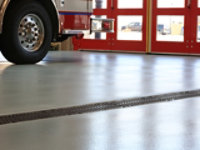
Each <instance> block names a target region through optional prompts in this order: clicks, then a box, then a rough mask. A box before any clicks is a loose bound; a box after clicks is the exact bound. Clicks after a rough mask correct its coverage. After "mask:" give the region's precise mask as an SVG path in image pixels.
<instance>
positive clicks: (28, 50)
mask: <svg viewBox="0 0 200 150" xmlns="http://www.w3.org/2000/svg"><path fill="white" fill-rule="evenodd" d="M4 18H5V19H4V24H3V34H2V41H3V44H2V54H3V55H4V57H5V58H6V59H7V60H8V61H10V62H13V63H15V64H34V63H37V62H39V61H41V60H42V59H43V58H44V57H45V55H46V54H47V52H48V49H49V46H50V43H51V40H52V26H51V20H50V17H49V15H48V13H47V11H46V9H45V8H44V7H43V6H42V5H41V4H40V3H39V2H37V1H36V0H22V1H17V3H16V4H14V5H11V6H10V7H9V8H8V10H7V11H6V15H5V17H4Z"/></svg>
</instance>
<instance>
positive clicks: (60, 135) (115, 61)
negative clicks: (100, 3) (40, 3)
mask: <svg viewBox="0 0 200 150" xmlns="http://www.w3.org/2000/svg"><path fill="white" fill-rule="evenodd" d="M199 74H200V58H199V57H186V56H162V55H141V54H114V53H112V54H109V53H94V52H50V53H49V54H48V55H47V57H46V58H45V59H44V60H43V61H42V62H40V63H38V64H37V65H20V66H16V65H13V64H11V63H9V62H7V61H6V60H5V59H4V58H3V57H2V56H0V116H1V115H5V114H15V113H20V112H31V111H35V110H44V109H51V108H60V107H67V106H78V105H82V104H90V103H96V102H105V101H111V100H122V99H126V98H132V97H141V96H145V95H154V94H163V93H170V92H180V91H191V90H198V89H200V75H199ZM199 114H200V97H196V98H188V99H181V100H177V101H171V102H163V103H155V104H149V105H140V106H135V107H130V108H124V109H115V110H109V111H101V112H95V113H86V114H78V115H72V116H64V117H58V118H49V119H44V120H34V121H27V122H20V123H14V124H6V125H1V126H0V149H2V150H13V149H14V150H29V149H30V150H45V149H48V150H66V149H68V150H132V149H134V150H199V149H200V142H199V141H200V140H199V139H200V119H199V117H198V116H199Z"/></svg>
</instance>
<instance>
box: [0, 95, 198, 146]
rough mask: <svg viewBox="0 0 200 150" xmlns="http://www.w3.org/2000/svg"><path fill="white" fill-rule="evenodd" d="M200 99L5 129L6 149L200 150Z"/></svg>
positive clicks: (0, 137)
mask: <svg viewBox="0 0 200 150" xmlns="http://www.w3.org/2000/svg"><path fill="white" fill-rule="evenodd" d="M199 114H200V98H193V99H184V100H180V101H173V102H165V103H157V104H150V105H143V106H136V107H130V108H125V109H117V110H111V111H103V112H98V113H89V114H82V115H74V116H66V117H60V118H54V119H46V120H38V121H30V122H23V123H17V124H10V125H3V126H0V148H1V149H2V150H199V149H200V140H199V139H200V118H199Z"/></svg>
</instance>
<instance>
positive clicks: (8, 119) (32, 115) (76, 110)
mask: <svg viewBox="0 0 200 150" xmlns="http://www.w3.org/2000/svg"><path fill="white" fill-rule="evenodd" d="M198 96H200V89H198V90H191V91H182V92H174V93H168V94H159V95H152V96H143V97H135V98H128V99H122V100H113V101H107V102H100V103H92V104H85V105H79V106H72V107H65V108H56V109H47V110H40V111H32V112H24V113H17V114H8V115H0V125H5V124H10V123H17V122H22V121H31V120H38V119H45V118H53V117H59V116H65V115H76V114H83V113H89V112H96V111H102V110H110V109H116V108H122V107H131V106H137V105H144V104H150V103H157V102H165V101H173V100H180V99H185V98H192V97H198Z"/></svg>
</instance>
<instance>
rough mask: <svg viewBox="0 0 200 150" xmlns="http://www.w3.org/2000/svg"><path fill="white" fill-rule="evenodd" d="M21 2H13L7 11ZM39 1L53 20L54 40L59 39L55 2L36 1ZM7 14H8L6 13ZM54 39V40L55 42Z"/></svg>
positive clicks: (46, 0) (12, 0)
mask: <svg viewBox="0 0 200 150" xmlns="http://www.w3.org/2000/svg"><path fill="white" fill-rule="evenodd" d="M18 1H21V0H11V1H10V3H9V5H8V8H7V9H6V11H8V10H9V8H11V7H12V6H15V4H16V3H17V2H18ZM35 1H38V2H39V3H41V4H42V5H43V7H44V8H45V9H46V10H47V12H48V14H49V16H50V18H51V23H52V30H53V31H52V33H53V37H52V38H53V39H54V38H56V37H57V35H58V33H59V18H58V15H57V10H56V8H55V6H54V4H53V2H52V1H51V0H42V1H40V0H35ZM5 14H6V12H5ZM53 39H52V40H53Z"/></svg>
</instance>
